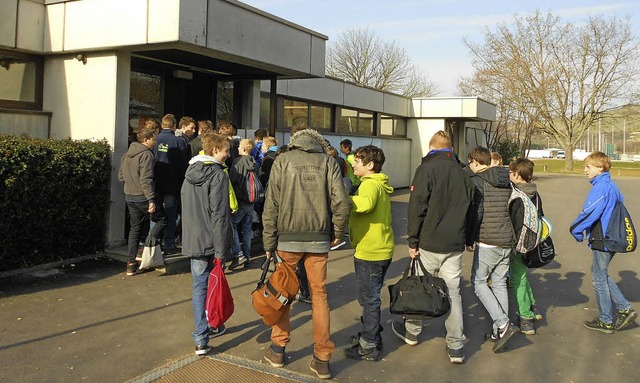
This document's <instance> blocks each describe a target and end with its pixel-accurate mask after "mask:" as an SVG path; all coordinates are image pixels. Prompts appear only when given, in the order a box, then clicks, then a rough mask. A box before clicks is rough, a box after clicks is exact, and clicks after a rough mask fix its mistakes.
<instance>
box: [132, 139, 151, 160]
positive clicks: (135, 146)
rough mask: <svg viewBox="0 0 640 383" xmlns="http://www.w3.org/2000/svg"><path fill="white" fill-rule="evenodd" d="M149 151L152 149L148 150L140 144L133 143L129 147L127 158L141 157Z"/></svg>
mask: <svg viewBox="0 0 640 383" xmlns="http://www.w3.org/2000/svg"><path fill="white" fill-rule="evenodd" d="M146 150H149V151H151V149H149V148H147V147H146V146H144V145H142V144H141V143H139V142H133V143H131V145H130V146H129V149H128V150H127V156H129V157H130V158H132V157H135V156H137V155H139V154H140V153H142V152H144V151H146Z"/></svg>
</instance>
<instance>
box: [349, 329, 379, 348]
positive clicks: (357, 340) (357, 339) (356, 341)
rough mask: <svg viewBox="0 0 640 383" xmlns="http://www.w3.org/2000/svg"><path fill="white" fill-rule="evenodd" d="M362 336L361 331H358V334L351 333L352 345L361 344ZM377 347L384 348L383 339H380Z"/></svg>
mask: <svg viewBox="0 0 640 383" xmlns="http://www.w3.org/2000/svg"><path fill="white" fill-rule="evenodd" d="M361 336H362V334H361V333H358V335H351V345H352V346H353V345H354V344H360V337H361ZM376 348H377V349H378V350H382V339H381V340H380V343H378V344H377V345H376Z"/></svg>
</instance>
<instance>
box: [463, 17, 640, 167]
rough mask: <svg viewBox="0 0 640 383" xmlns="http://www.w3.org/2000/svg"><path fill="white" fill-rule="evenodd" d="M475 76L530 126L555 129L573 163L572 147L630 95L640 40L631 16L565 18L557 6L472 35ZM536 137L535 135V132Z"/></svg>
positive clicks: (568, 162) (548, 131) (546, 130)
mask: <svg viewBox="0 0 640 383" xmlns="http://www.w3.org/2000/svg"><path fill="white" fill-rule="evenodd" d="M465 44H466V45H467V47H468V48H469V49H470V51H471V54H472V56H473V66H474V69H475V72H476V75H475V77H476V78H481V79H483V80H484V82H483V83H484V85H485V86H487V87H489V88H490V89H491V90H492V91H495V92H497V93H498V94H500V95H501V98H499V99H498V101H499V102H508V103H510V104H511V105H510V106H509V107H507V108H506V109H509V110H513V111H517V112H518V113H519V114H520V115H521V116H522V117H520V118H525V126H529V127H535V129H538V130H540V131H542V132H544V133H546V134H549V135H550V136H552V137H553V138H554V139H555V140H556V141H557V142H558V143H559V144H560V145H561V146H562V147H563V148H564V149H565V151H566V163H565V168H566V169H567V170H571V169H573V149H574V148H576V146H577V145H578V143H579V142H580V139H581V138H582V136H583V135H584V133H585V132H586V131H587V129H588V128H589V127H590V126H592V125H593V124H594V122H595V121H597V120H598V119H599V118H601V116H602V113H603V112H605V111H607V110H608V109H610V108H612V107H614V105H615V104H616V103H620V102H621V100H622V98H623V97H627V96H630V95H631V86H632V85H633V81H634V80H635V78H636V77H637V75H638V68H637V66H636V57H637V53H638V41H637V39H636V38H635V37H634V36H633V35H632V34H631V29H630V19H629V18H628V17H627V18H626V19H624V20H620V19H618V18H615V17H614V18H611V19H605V18H603V17H601V16H598V17H592V18H589V19H588V21H587V22H586V23H584V24H581V25H575V24H572V23H565V22H563V21H562V20H560V19H559V18H558V17H555V16H553V15H552V14H551V13H550V12H549V13H547V14H542V13H541V12H539V11H538V12H536V13H535V14H533V15H530V16H526V17H519V16H515V17H514V23H513V25H512V26H508V25H506V24H499V25H497V27H496V29H495V31H491V30H489V29H488V28H487V29H486V30H485V32H484V42H483V43H481V44H475V43H472V42H470V41H469V40H465ZM528 137H529V139H530V137H531V135H530V134H529V135H528Z"/></svg>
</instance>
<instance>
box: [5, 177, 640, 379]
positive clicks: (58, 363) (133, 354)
mask: <svg viewBox="0 0 640 383" xmlns="http://www.w3.org/2000/svg"><path fill="white" fill-rule="evenodd" d="M537 170H538V169H537ZM538 176H539V177H538V179H537V184H538V188H539V191H540V192H541V195H542V197H543V202H544V210H545V213H546V214H547V217H549V218H550V219H551V221H552V222H553V224H554V232H553V238H554V242H555V244H556V250H557V254H558V255H557V258H556V260H555V261H554V262H553V263H552V264H550V265H548V266H547V267H545V268H543V269H537V270H534V271H533V272H532V273H531V282H532V285H533V289H534V293H535V295H536V299H537V303H538V305H539V306H540V307H541V308H542V310H543V313H544V320H542V321H540V322H536V326H537V330H538V334H537V335H535V336H524V335H522V334H517V335H516V337H515V338H514V340H512V341H511V342H510V343H509V345H508V348H507V349H506V350H505V351H504V352H502V353H499V354H494V353H493V352H492V351H491V344H488V343H486V342H485V340H484V334H485V333H487V332H488V331H489V329H490V319H489V318H488V315H487V314H486V312H485V310H484V308H483V307H482V306H481V304H480V303H479V301H478V299H477V298H476V297H475V295H474V293H473V289H472V287H471V285H470V283H469V274H470V267H471V258H472V257H471V254H470V253H466V254H465V256H464V258H463V262H464V266H463V278H464V279H463V284H462V296H463V307H464V320H465V333H466V335H467V337H468V339H469V340H468V343H467V344H466V345H465V353H466V358H467V359H466V361H465V363H464V364H463V365H452V364H451V363H449V360H448V357H447V355H446V353H445V351H444V348H445V342H444V338H443V336H444V324H443V320H442V318H440V319H435V320H432V321H431V322H430V323H429V325H428V326H427V328H425V331H423V333H422V334H421V336H420V338H419V341H420V343H419V344H418V345H417V346H408V345H406V344H404V343H402V342H401V341H400V340H399V339H397V338H396V337H395V336H394V334H393V332H392V331H391V321H392V320H393V319H398V318H397V317H393V316H391V315H390V314H389V311H388V301H389V297H388V293H387V289H386V287H385V288H384V289H383V292H382V297H383V315H382V320H383V326H384V328H385V331H384V332H383V334H382V335H383V341H384V349H383V359H382V360H381V361H379V362H366V361H363V362H356V361H352V360H349V359H346V358H345V357H344V354H343V352H342V348H344V347H345V346H346V345H347V344H348V342H349V337H350V336H351V335H354V334H356V333H357V332H358V331H359V316H360V307H359V305H358V303H357V301H356V292H355V282H354V275H353V261H352V253H353V251H352V250H351V249H349V248H344V249H341V250H338V251H334V252H332V253H331V254H330V262H329V272H328V274H329V275H328V277H329V281H328V286H327V290H328V294H329V302H330V306H331V309H332V311H331V329H332V338H333V340H334V341H335V343H336V345H337V347H338V350H336V353H335V354H334V357H333V359H332V363H331V368H332V371H333V375H334V378H333V380H335V381H341V382H361V381H365V382H466V381H469V380H470V379H472V380H474V381H478V382H513V381H520V382H596V381H610V382H632V381H636V380H637V379H638V378H637V376H638V375H639V374H640V328H639V327H638V326H637V325H636V326H634V327H632V328H630V329H628V330H625V331H621V332H619V333H614V334H613V335H606V334H601V333H597V332H592V331H589V330H586V329H584V328H583V327H582V321H584V320H586V319H591V318H592V317H593V316H594V315H596V312H597V309H596V303H595V298H594V293H593V288H592V286H591V275H590V262H591V257H590V252H589V251H588V250H587V248H586V245H585V244H578V243H576V242H575V241H574V240H573V239H572V238H571V236H570V235H569V233H568V227H569V225H570V223H571V221H572V220H573V218H575V216H576V215H577V213H578V212H579V210H580V208H581V206H582V203H583V201H584V198H585V197H586V195H587V193H588V191H589V189H590V184H589V183H588V182H587V180H586V177H584V176H572V175H546V174H538ZM614 179H615V180H616V181H617V182H618V185H619V186H620V187H621V189H622V192H623V193H624V195H625V197H626V205H627V207H628V208H629V210H630V212H631V214H632V216H633V217H634V218H636V222H637V223H638V224H640V194H639V193H638V192H637V191H638V189H639V187H640V179H635V178H619V177H614ZM407 202H408V191H407V190H406V189H401V190H399V191H398V192H397V193H396V194H395V195H394V197H393V202H392V204H393V206H392V207H393V212H394V230H395V234H396V253H395V256H394V262H393V264H392V266H391V268H390V270H389V273H388V277H387V283H386V284H390V283H394V282H395V281H397V280H398V279H399V278H400V275H401V273H402V271H403V269H404V267H405V265H406V263H407V251H406V235H405V233H406V209H407ZM637 270H640V256H639V255H638V253H637V252H636V253H632V254H620V255H617V256H616V257H615V258H614V261H613V263H612V266H611V268H610V275H611V276H612V278H613V279H614V280H615V281H616V282H618V283H619V285H620V287H621V289H622V291H623V292H624V293H625V295H626V296H627V298H628V299H629V300H630V301H631V303H632V304H633V305H634V306H635V307H636V309H640V304H639V302H640V280H639V279H638V274H637ZM259 273H260V270H259V269H257V268H253V269H249V270H243V271H239V272H234V273H231V274H228V275H227V277H228V280H229V283H230V285H231V287H232V292H233V295H234V299H235V306H236V312H235V314H234V315H233V316H232V317H231V319H230V320H229V322H228V323H227V327H228V330H227V334H225V335H224V336H221V337H219V338H216V339H214V340H212V342H211V344H212V346H213V352H212V354H211V356H210V357H208V358H206V359H201V360H197V359H196V358H194V357H192V355H193V343H192V340H191V336H190V335H191V331H192V327H193V320H192V308H191V301H190V296H191V277H190V274H188V273H184V274H176V275H162V274H159V273H157V272H148V273H145V274H141V275H138V276H135V277H125V275H124V264H122V263H120V262H117V261H114V260H112V259H110V258H107V257H102V258H96V259H89V260H85V261H82V262H78V263H76V264H73V265H67V266H64V267H57V268H50V269H45V270H38V271H32V272H30V273H27V274H22V275H18V276H12V277H5V278H2V279H0V366H1V367H0V381H1V382H83V381H88V382H123V381H129V380H133V381H150V380H153V379H155V378H157V377H161V376H162V375H166V376H164V378H161V380H160V381H166V382H169V381H203V382H217V381H241V380H245V379H244V378H241V377H242V376H250V377H251V378H250V379H252V381H256V382H262V381H265V382H266V381H273V378H274V376H273V375H269V374H280V376H281V378H277V379H276V381H278V379H280V381H284V380H282V379H284V378H288V379H289V380H293V381H313V378H312V377H311V376H310V374H311V372H310V371H309V369H308V363H309V358H310V357H311V353H312V337H311V320H310V319H311V310H310V306H308V305H306V304H304V303H294V305H293V307H292V324H293V327H294V330H293V333H292V341H291V344H290V345H289V346H288V347H287V357H288V358H287V366H286V367H285V369H284V370H280V371H277V370H275V369H272V368H271V367H268V366H266V365H265V364H263V363H260V360H261V358H262V355H263V353H264V351H265V348H266V347H267V346H268V345H269V331H268V328H267V327H266V326H265V325H264V324H262V321H261V320H260V318H259V317H258V316H257V314H255V313H254V311H253V309H252V308H251V297H250V293H251V291H252V289H253V288H254V287H255V283H256V281H257V279H258V277H259ZM513 311H514V310H513V309H512V310H511V312H512V313H513ZM512 319H514V320H515V318H513V315H512ZM194 361H196V362H195V363H192V362H194ZM220 363H224V366H226V367H229V368H231V370H232V372H231V375H224V376H223V375H222V374H223V373H225V372H224V371H222V370H225V369H224V368H220V366H221V364H220ZM196 367H197V368H196ZM159 368H160V369H159ZM229 368H227V370H229ZM234 368H235V369H236V370H235V371H236V372H235V373H234V372H233V369H234ZM150 371H154V373H153V374H149V372H150ZM238 371H242V372H243V373H244V374H248V375H241V374H240V373H239V372H238ZM227 372H228V371H227ZM287 373H288V374H289V375H287ZM229 376H231V377H229ZM269 379H271V380H269Z"/></svg>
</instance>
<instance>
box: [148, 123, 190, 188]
mask: <svg viewBox="0 0 640 383" xmlns="http://www.w3.org/2000/svg"><path fill="white" fill-rule="evenodd" d="M153 153H154V154H155V156H156V160H157V161H156V166H155V174H154V175H155V182H156V190H157V191H158V193H160V194H174V195H178V194H180V186H181V185H182V181H183V180H184V172H185V169H186V168H187V161H188V154H187V153H188V152H187V144H186V143H185V141H184V140H183V139H182V138H180V137H176V135H175V133H174V132H173V131H172V130H171V129H162V130H161V131H160V133H159V134H158V135H157V136H156V146H155V148H154V151H153Z"/></svg>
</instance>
